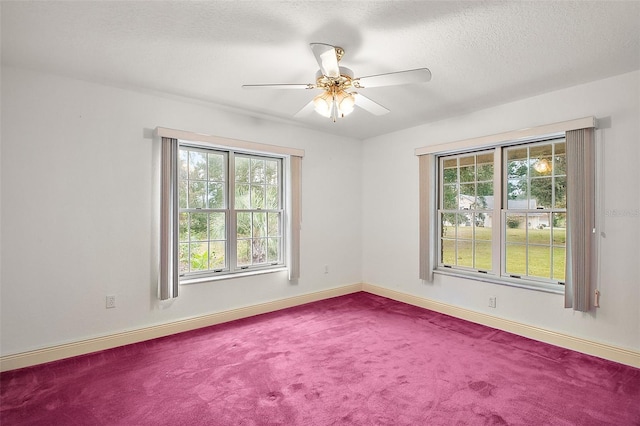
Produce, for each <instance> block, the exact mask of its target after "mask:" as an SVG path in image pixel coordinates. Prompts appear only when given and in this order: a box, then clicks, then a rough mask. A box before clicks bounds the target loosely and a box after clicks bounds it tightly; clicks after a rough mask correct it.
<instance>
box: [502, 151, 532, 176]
mask: <svg viewBox="0 0 640 426" xmlns="http://www.w3.org/2000/svg"><path fill="white" fill-rule="evenodd" d="M528 166H529V164H528V155H527V148H526V147H525V148H508V149H507V177H508V178H509V179H513V178H524V177H526V176H527V170H528Z"/></svg>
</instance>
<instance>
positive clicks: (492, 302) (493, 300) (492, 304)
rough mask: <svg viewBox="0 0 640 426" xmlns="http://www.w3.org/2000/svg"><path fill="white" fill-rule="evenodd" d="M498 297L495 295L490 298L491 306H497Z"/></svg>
mask: <svg viewBox="0 0 640 426" xmlns="http://www.w3.org/2000/svg"><path fill="white" fill-rule="evenodd" d="M496 299H497V297H495V296H493V297H490V298H489V307H490V308H495V307H496Z"/></svg>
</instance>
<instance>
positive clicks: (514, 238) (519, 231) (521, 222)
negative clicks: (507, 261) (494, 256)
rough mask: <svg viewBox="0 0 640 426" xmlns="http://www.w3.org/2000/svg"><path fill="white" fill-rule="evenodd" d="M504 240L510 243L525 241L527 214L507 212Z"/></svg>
mask: <svg viewBox="0 0 640 426" xmlns="http://www.w3.org/2000/svg"><path fill="white" fill-rule="evenodd" d="M506 223H507V230H506V241H507V242H510V243H515V242H518V243H526V242H527V229H526V225H527V216H526V215H525V214H521V213H507V219H506Z"/></svg>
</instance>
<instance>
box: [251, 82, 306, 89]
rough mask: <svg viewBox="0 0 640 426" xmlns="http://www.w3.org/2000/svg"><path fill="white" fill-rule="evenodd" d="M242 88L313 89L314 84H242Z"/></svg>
mask: <svg viewBox="0 0 640 426" xmlns="http://www.w3.org/2000/svg"><path fill="white" fill-rule="evenodd" d="M242 88H243V89H315V88H316V85H315V84H311V83H309V84H243V85H242Z"/></svg>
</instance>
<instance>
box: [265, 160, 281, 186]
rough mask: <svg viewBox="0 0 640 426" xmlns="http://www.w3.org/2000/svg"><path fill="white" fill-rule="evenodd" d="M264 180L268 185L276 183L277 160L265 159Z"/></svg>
mask: <svg viewBox="0 0 640 426" xmlns="http://www.w3.org/2000/svg"><path fill="white" fill-rule="evenodd" d="M266 166H267V168H266V170H265V181H266V183H267V184H268V185H278V183H279V182H278V161H271V160H267V161H266Z"/></svg>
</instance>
